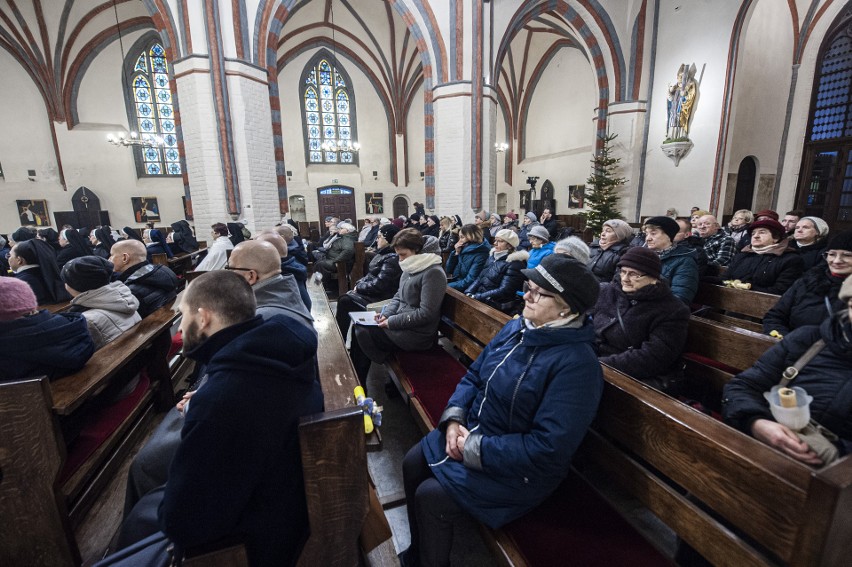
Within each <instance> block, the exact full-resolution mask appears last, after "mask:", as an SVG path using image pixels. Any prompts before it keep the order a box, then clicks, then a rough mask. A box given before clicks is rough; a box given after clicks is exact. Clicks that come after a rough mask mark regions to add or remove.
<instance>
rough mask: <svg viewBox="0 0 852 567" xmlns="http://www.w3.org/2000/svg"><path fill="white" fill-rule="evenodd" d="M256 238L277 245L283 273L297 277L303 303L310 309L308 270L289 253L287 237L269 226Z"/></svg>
mask: <svg viewBox="0 0 852 567" xmlns="http://www.w3.org/2000/svg"><path fill="white" fill-rule="evenodd" d="M284 232H287V233H288V234H289V231H286V230H285V231H284ZM254 239H255V240H260V241H261V242H269V243H270V244H272V245H273V246H275V249H276V250H278V254H279V255H280V256H281V273H282V274H290V275H291V276H293V278H295V280H296V285H298V286H299V295H300V296H301V297H302V303H304V304H305V307H306V308H307V310H308V311H310V310H311V295H310V294H309V293H308V284H307V282H308V270H307V268H305V266H303V265H302V264H300V263H299V262H298V261H296V258H294V257H293V256H290V255H289V248H288V246H287V239H286V238H284V237H283V235H282V233H281V231H279V230H278V229H277V228H267V229H266V230H262V231H261V232H260V234H258V235H257V236H255V237H254Z"/></svg>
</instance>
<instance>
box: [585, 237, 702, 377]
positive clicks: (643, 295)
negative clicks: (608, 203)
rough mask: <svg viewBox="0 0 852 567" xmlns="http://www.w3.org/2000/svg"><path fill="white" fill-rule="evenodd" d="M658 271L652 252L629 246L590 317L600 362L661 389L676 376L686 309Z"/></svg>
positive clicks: (677, 374) (685, 323)
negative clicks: (593, 326) (614, 276)
mask: <svg viewBox="0 0 852 567" xmlns="http://www.w3.org/2000/svg"><path fill="white" fill-rule="evenodd" d="M661 270H662V262H661V261H660V257H659V255H657V254H656V253H655V252H654V251H652V250H650V249H648V248H638V247H637V248H630V249H629V250H628V251H627V252H625V253H624V255H623V256H622V257H621V260H619V262H618V269H617V270H616V278H615V279H614V280H613V281H612V282H611V283H606V284H602V285H601V294H600V296H599V297H598V302H597V304H596V305H595V306H594V308H593V309H592V310H591V311H590V313H591V315H592V319H593V321H594V325H595V337H596V340H597V351H598V356H599V357H600V361H601V362H603V363H605V364H608V365H610V366H612V367H613V368H615V369H617V370H620V371H622V372H624V373H625V374H629V375H630V376H632V377H634V378H636V379H638V380H642V381H643V382H645V383H646V384H648V385H650V386H653V387H655V388H657V389H658V390H662V391H666V390H669V389H670V387H671V386H672V385H673V381H674V380H676V379H677V377H678V376H679V374H680V373H679V369H678V366H679V360H680V355H681V353H682V352H683V347H684V345H685V344H686V330H687V327H688V325H689V307H687V306H686V304H685V303H684V302H683V301H681V300H680V299H678V298H677V297H675V295H674V294H673V293H672V291H671V289H670V288H669V286H668V284H666V282H665V281H663V280H661V276H660V272H661Z"/></svg>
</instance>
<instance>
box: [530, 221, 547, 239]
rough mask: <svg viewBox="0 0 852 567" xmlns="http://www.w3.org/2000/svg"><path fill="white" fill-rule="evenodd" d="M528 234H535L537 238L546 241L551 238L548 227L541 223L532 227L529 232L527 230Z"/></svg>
mask: <svg viewBox="0 0 852 567" xmlns="http://www.w3.org/2000/svg"><path fill="white" fill-rule="evenodd" d="M527 236H528V237H529V236H535V237H536V238H540V239H542V240H544V241H545V242H548V241H549V240H550V233H549V232H547V229H546V228H544V227H543V226H541V225H536V226H534V227H532V228H531V229H530V230H529V232H527Z"/></svg>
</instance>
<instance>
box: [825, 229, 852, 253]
mask: <svg viewBox="0 0 852 567" xmlns="http://www.w3.org/2000/svg"><path fill="white" fill-rule="evenodd" d="M826 250H849V251H852V230H844V231H843V232H841V233H839V234H837V235H835V237H834V238H832V239H831V240H830V241H829V242H828V246H827V247H826Z"/></svg>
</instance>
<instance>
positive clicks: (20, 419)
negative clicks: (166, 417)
mask: <svg viewBox="0 0 852 567" xmlns="http://www.w3.org/2000/svg"><path fill="white" fill-rule="evenodd" d="M174 318H175V314H174V312H173V311H172V310H171V308H170V307H163V308H161V309H159V310H157V311H155V312H154V313H152V314H151V315H149V316H148V317H146V318H145V319H143V320H142V321H141V322H140V323H139V324H137V325H136V326H135V327H134V328H133V329H131V330H129V331H127V332H126V333H124V334H122V335H121V336H120V337H119V338H118V339H116V340H114V341H112V342H111V343H110V344H108V345H107V346H105V347H103V348H102V349H100V350H99V351H97V352H96V353H95V354H94V355H93V356H92V358H91V359H90V360H89V362H88V363H87V364H86V366H85V367H84V368H83V369H82V370H80V371H79V372H77V373H75V374H72V375H69V376H65V377H63V378H59V379H57V380H54V381H53V382H48V381H47V379H45V378H36V379H27V380H18V381H13V382H5V383H0V517H2V518H3V519H4V522H3V524H4V529H3V530H0V564H3V565H63V566H64V565H78V564H79V563H80V554H79V551H78V548H77V543H76V541H75V540H74V535H73V532H72V529H73V527H74V526H75V525H76V524H77V523H79V521H80V520H81V519H82V517H83V516H84V515H85V513H86V511H87V510H88V509H89V508H90V507H91V505H92V503H93V502H94V500H95V499H96V498H97V496H98V494H99V493H100V492H101V491H102V490H103V488H104V487H105V486H106V485H107V484H108V482H109V481H110V480H111V478H112V476H114V474H115V472H116V470H117V469H118V468H119V466H120V465H121V462H122V460H123V459H124V458H125V457H126V456H127V455H128V453H129V451H130V449H131V448H132V447H133V446H134V445H135V444H136V443H137V441H138V440H139V438H140V437H141V435H142V434H143V433H144V431H145V427H146V425H147V424H148V423H149V422H150V420H151V419H152V418H153V415H154V413H155V409H156V408H157V407H159V408H160V409H164V408H165V407H168V406H171V404H172V403H173V401H174V400H173V394H172V390H171V381H170V377H169V368H168V362H167V360H166V358H167V354H168V350H169V344H170V340H171V334H170V328H171V325H172V322H173V320H174ZM137 368H144V369H145V374H146V376H147V379H148V381H149V386H148V388H147V389H145V390H144V391H143V390H142V388H143V386H144V385H145V379H144V378H143V381H142V383H141V385H140V386H139V389H138V392H139V394H138V395H137V392H134V396H131V397H129V398H128V400H130V401H129V402H128V401H125V402H124V403H127V404H133V405H132V407H130V408H128V409H129V411H128V412H127V413H126V414H122V415H121V416H119V417H120V419H121V421H120V422H119V423H117V424H113V426H114V427H113V428H112V429H109V430H108V431H107V432H105V433H108V435H107V436H106V438H105V439H104V440H102V441H101V442H100V444H98V445H97V446H90V447H88V449H90V452H87V453H83V454H81V455H80V456H79V459H82V460H81V461H80V462H79V466H77V467H76V468H75V469H68V470H64V466H65V465H66V459H75V453H74V452H72V453H71V454H68V455H67V454H66V443H65V441H64V440H63V439H62V434H61V433H60V428H59V426H58V423H57V420H58V417H59V416H68V415H71V414H73V413H74V411H75V410H77V409H79V408H80V407H81V406H82V405H83V404H84V402H86V401H87V400H89V399H91V398H92V397H93V396H94V395H96V394H97V393H99V392H101V391H102V390H103V389H104V388H105V387H106V386H108V385H109V383H110V381H111V380H112V378H113V377H114V376H116V375H117V374H118V373H119V372H121V371H123V370H129V369H133V370H135V369H137ZM133 400H136V401H135V402H133ZM108 414H109V411H105V412H102V413H101V414H98V415H97V416H95V415H92V417H93V418H95V417H98V416H107V417H109V416H108ZM113 419H114V418H113ZM108 423H109V422H108V421H107V422H104V423H103V424H100V423H99V422H98V421H97V420H96V422H95V424H94V425H95V427H107V426H108ZM85 435H86V434H85V431H84V433H83V434H81V436H80V439H78V440H77V442H76V443H77V444H75V445H74V446H72V447H74V448H75V450H78V449H80V448H81V447H83V446H82V445H80V443H82V442H83V440H84V437H85ZM79 459H78V460H79ZM73 462H76V460H75V461H73Z"/></svg>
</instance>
